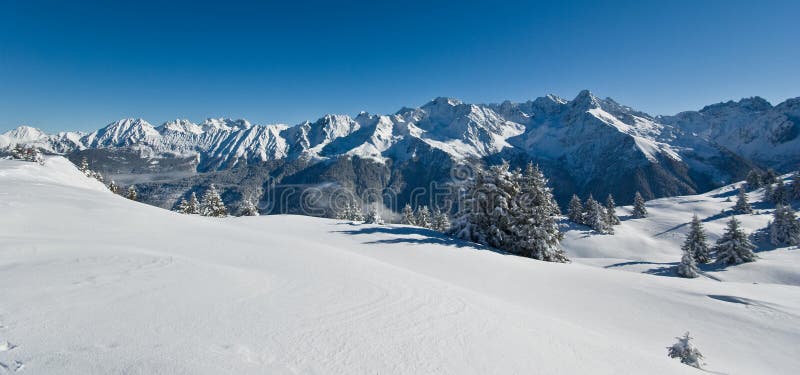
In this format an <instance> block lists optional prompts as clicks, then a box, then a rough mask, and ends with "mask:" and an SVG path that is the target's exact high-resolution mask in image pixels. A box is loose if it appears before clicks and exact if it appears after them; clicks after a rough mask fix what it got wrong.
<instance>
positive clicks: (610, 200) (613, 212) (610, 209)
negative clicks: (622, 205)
mask: <svg viewBox="0 0 800 375" xmlns="http://www.w3.org/2000/svg"><path fill="white" fill-rule="evenodd" d="M606 217H607V219H606V222H608V224H609V225H619V224H620V221H619V216H617V204H616V202H614V197H613V196H612V195H611V194H608V197H606Z"/></svg>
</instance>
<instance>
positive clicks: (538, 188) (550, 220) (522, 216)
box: [511, 163, 568, 262]
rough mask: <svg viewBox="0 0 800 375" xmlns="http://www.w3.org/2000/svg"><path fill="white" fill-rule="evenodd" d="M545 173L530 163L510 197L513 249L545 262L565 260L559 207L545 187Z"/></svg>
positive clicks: (548, 189) (549, 190)
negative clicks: (511, 203) (511, 197)
mask: <svg viewBox="0 0 800 375" xmlns="http://www.w3.org/2000/svg"><path fill="white" fill-rule="evenodd" d="M547 183H548V181H547V178H546V177H545V176H544V173H542V171H541V170H540V169H539V167H538V166H535V165H534V164H533V163H529V164H528V166H527V168H526V169H525V172H524V173H523V174H522V176H521V181H520V190H519V194H517V196H516V197H514V199H513V203H514V204H513V206H512V207H513V209H512V218H513V221H514V222H513V226H512V233H511V234H512V236H513V238H514V241H513V243H514V247H513V249H512V252H514V253H517V254H520V255H524V256H527V257H530V258H534V259H539V260H544V261H548V262H566V261H568V259H567V257H566V255H565V254H564V251H563V250H562V249H561V244H560V243H561V240H562V239H563V237H564V235H563V233H561V230H560V228H559V224H558V219H559V216H560V215H561V210H560V209H559V207H558V203H556V201H555V198H553V192H552V190H551V189H550V187H549V186H547Z"/></svg>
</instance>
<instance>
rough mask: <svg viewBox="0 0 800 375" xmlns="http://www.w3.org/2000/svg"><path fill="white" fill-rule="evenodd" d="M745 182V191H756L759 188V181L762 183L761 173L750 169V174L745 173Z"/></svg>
mask: <svg viewBox="0 0 800 375" xmlns="http://www.w3.org/2000/svg"><path fill="white" fill-rule="evenodd" d="M745 181H747V189H749V190H755V189H758V188H760V187H761V181H762V177H761V173H758V171H757V170H755V169H751V170H750V172H748V173H747V178H746V179H745Z"/></svg>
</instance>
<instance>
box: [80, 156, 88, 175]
mask: <svg viewBox="0 0 800 375" xmlns="http://www.w3.org/2000/svg"><path fill="white" fill-rule="evenodd" d="M78 170H80V171H81V172H83V174H86V173H87V172H88V171H89V160H88V159H86V157H85V156H84V157H82V158H81V164H80V165H79V166H78Z"/></svg>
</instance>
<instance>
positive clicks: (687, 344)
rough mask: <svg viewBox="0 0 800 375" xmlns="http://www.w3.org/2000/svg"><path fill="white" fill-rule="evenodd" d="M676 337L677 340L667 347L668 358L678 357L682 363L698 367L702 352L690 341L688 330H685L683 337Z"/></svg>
mask: <svg viewBox="0 0 800 375" xmlns="http://www.w3.org/2000/svg"><path fill="white" fill-rule="evenodd" d="M676 339H678V342H677V343H675V344H674V345H672V346H670V347H668V348H667V349H668V352H667V355H668V356H669V357H670V358H680V359H681V363H683V364H687V365H689V366H692V367H696V368H700V366H701V363H700V362H701V361H702V360H703V354H701V353H700V350H698V349H697V348H696V347H695V346H694V344H692V343H691V340H692V337H689V332H686V334H685V335H683V337H676Z"/></svg>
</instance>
